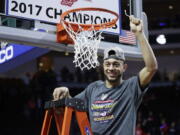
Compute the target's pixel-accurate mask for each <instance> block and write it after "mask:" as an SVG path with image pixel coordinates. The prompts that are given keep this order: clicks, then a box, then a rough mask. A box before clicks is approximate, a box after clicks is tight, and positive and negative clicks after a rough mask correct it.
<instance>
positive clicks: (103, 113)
mask: <svg viewBox="0 0 180 135" xmlns="http://www.w3.org/2000/svg"><path fill="white" fill-rule="evenodd" d="M115 104H116V102H114V100H105V101H102V100H100V101H99V100H98V101H95V102H94V103H93V104H92V105H91V110H92V114H93V120H94V121H95V122H100V123H104V122H109V121H110V120H112V119H113V118H114V115H113V114H112V108H113V107H114V106H115Z"/></svg>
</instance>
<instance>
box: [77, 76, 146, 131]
mask: <svg viewBox="0 0 180 135" xmlns="http://www.w3.org/2000/svg"><path fill="white" fill-rule="evenodd" d="M146 90H147V89H145V90H142V89H141V87H140V84H139V78H138V76H134V77H131V78H129V79H128V80H124V81H123V82H122V83H121V84H120V85H119V86H117V87H114V88H107V87H106V86H105V83H104V82H103V81H96V82H94V83H91V84H90V85H89V86H88V87H87V88H86V89H85V90H84V91H83V92H81V93H80V94H79V95H77V96H76V98H80V99H83V100H84V101H85V103H86V105H87V109H88V110H87V111H88V113H89V119H90V124H91V128H92V131H93V133H94V135H135V125H136V112H137V109H138V107H139V105H140V103H141V100H142V97H143V95H144V93H145V92H146Z"/></svg>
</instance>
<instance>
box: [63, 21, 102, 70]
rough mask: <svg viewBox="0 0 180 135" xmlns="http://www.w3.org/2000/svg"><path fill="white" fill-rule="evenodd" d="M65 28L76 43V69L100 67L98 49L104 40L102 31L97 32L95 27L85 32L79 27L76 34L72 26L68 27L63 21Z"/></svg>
mask: <svg viewBox="0 0 180 135" xmlns="http://www.w3.org/2000/svg"><path fill="white" fill-rule="evenodd" d="M61 23H62V25H63V27H64V28H65V29H66V31H67V33H68V34H69V35H70V37H71V38H72V39H73V41H74V54H75V55H74V61H73V63H75V66H76V67H79V68H80V69H81V70H83V69H87V70H89V69H91V68H95V67H97V66H98V65H99V62H98V56H97V52H98V48H99V44H100V42H101V39H102V38H103V37H102V36H101V34H102V31H96V30H95V29H94V28H93V26H92V27H91V28H89V29H88V30H84V29H83V28H82V27H81V26H80V25H78V28H79V29H78V31H77V32H75V31H74V30H73V28H72V27H71V25H70V24H68V25H66V24H65V23H64V22H63V21H61Z"/></svg>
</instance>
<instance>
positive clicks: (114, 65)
mask: <svg viewBox="0 0 180 135" xmlns="http://www.w3.org/2000/svg"><path fill="white" fill-rule="evenodd" d="M110 65H113V67H119V66H120V63H112V64H111V63H105V66H107V67H109V66H110Z"/></svg>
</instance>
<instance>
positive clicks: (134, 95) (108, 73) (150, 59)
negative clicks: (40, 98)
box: [53, 16, 158, 135]
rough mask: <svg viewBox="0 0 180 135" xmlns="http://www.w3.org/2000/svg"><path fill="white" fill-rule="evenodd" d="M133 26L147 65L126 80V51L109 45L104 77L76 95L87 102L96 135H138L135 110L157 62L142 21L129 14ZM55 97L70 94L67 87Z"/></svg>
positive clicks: (105, 56)
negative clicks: (124, 77) (136, 133)
mask: <svg viewBox="0 0 180 135" xmlns="http://www.w3.org/2000/svg"><path fill="white" fill-rule="evenodd" d="M129 19H130V28H131V30H132V31H133V32H134V33H135V35H136V38H137V39H138V41H139V43H140V48H141V51H142V56H143V59H144V62H145V66H144V68H143V69H141V71H140V72H139V73H138V75H137V76H133V77H131V78H129V79H127V80H123V79H122V76H123V73H124V72H125V71H126V68H127V64H125V57H124V52H123V50H122V49H120V48H107V49H106V50H105V51H104V61H103V68H104V75H105V81H96V82H93V83H91V84H90V85H89V86H88V87H87V88H86V89H85V90H84V91H83V92H81V93H80V94H78V95H77V96H76V98H80V99H83V100H84V101H85V103H86V105H87V109H88V110H87V111H88V113H89V120H90V124H91V128H92V131H93V133H94V135H135V124H136V113H137V109H138V107H139V105H140V103H141V101H142V98H143V96H144V94H145V92H146V91H147V89H148V84H149V83H150V81H151V79H152V77H153V75H154V74H155V72H156V70H157V68H158V65H157V61H156V58H155V56H154V53H153V51H152V49H151V47H150V45H149V43H148V41H147V39H146V37H145V35H144V32H143V26H142V21H141V20H139V19H137V18H135V17H133V16H130V17H129ZM53 97H54V100H58V99H62V98H64V97H70V94H69V90H68V88H66V87H59V88H56V89H55V90H54V92H53Z"/></svg>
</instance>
